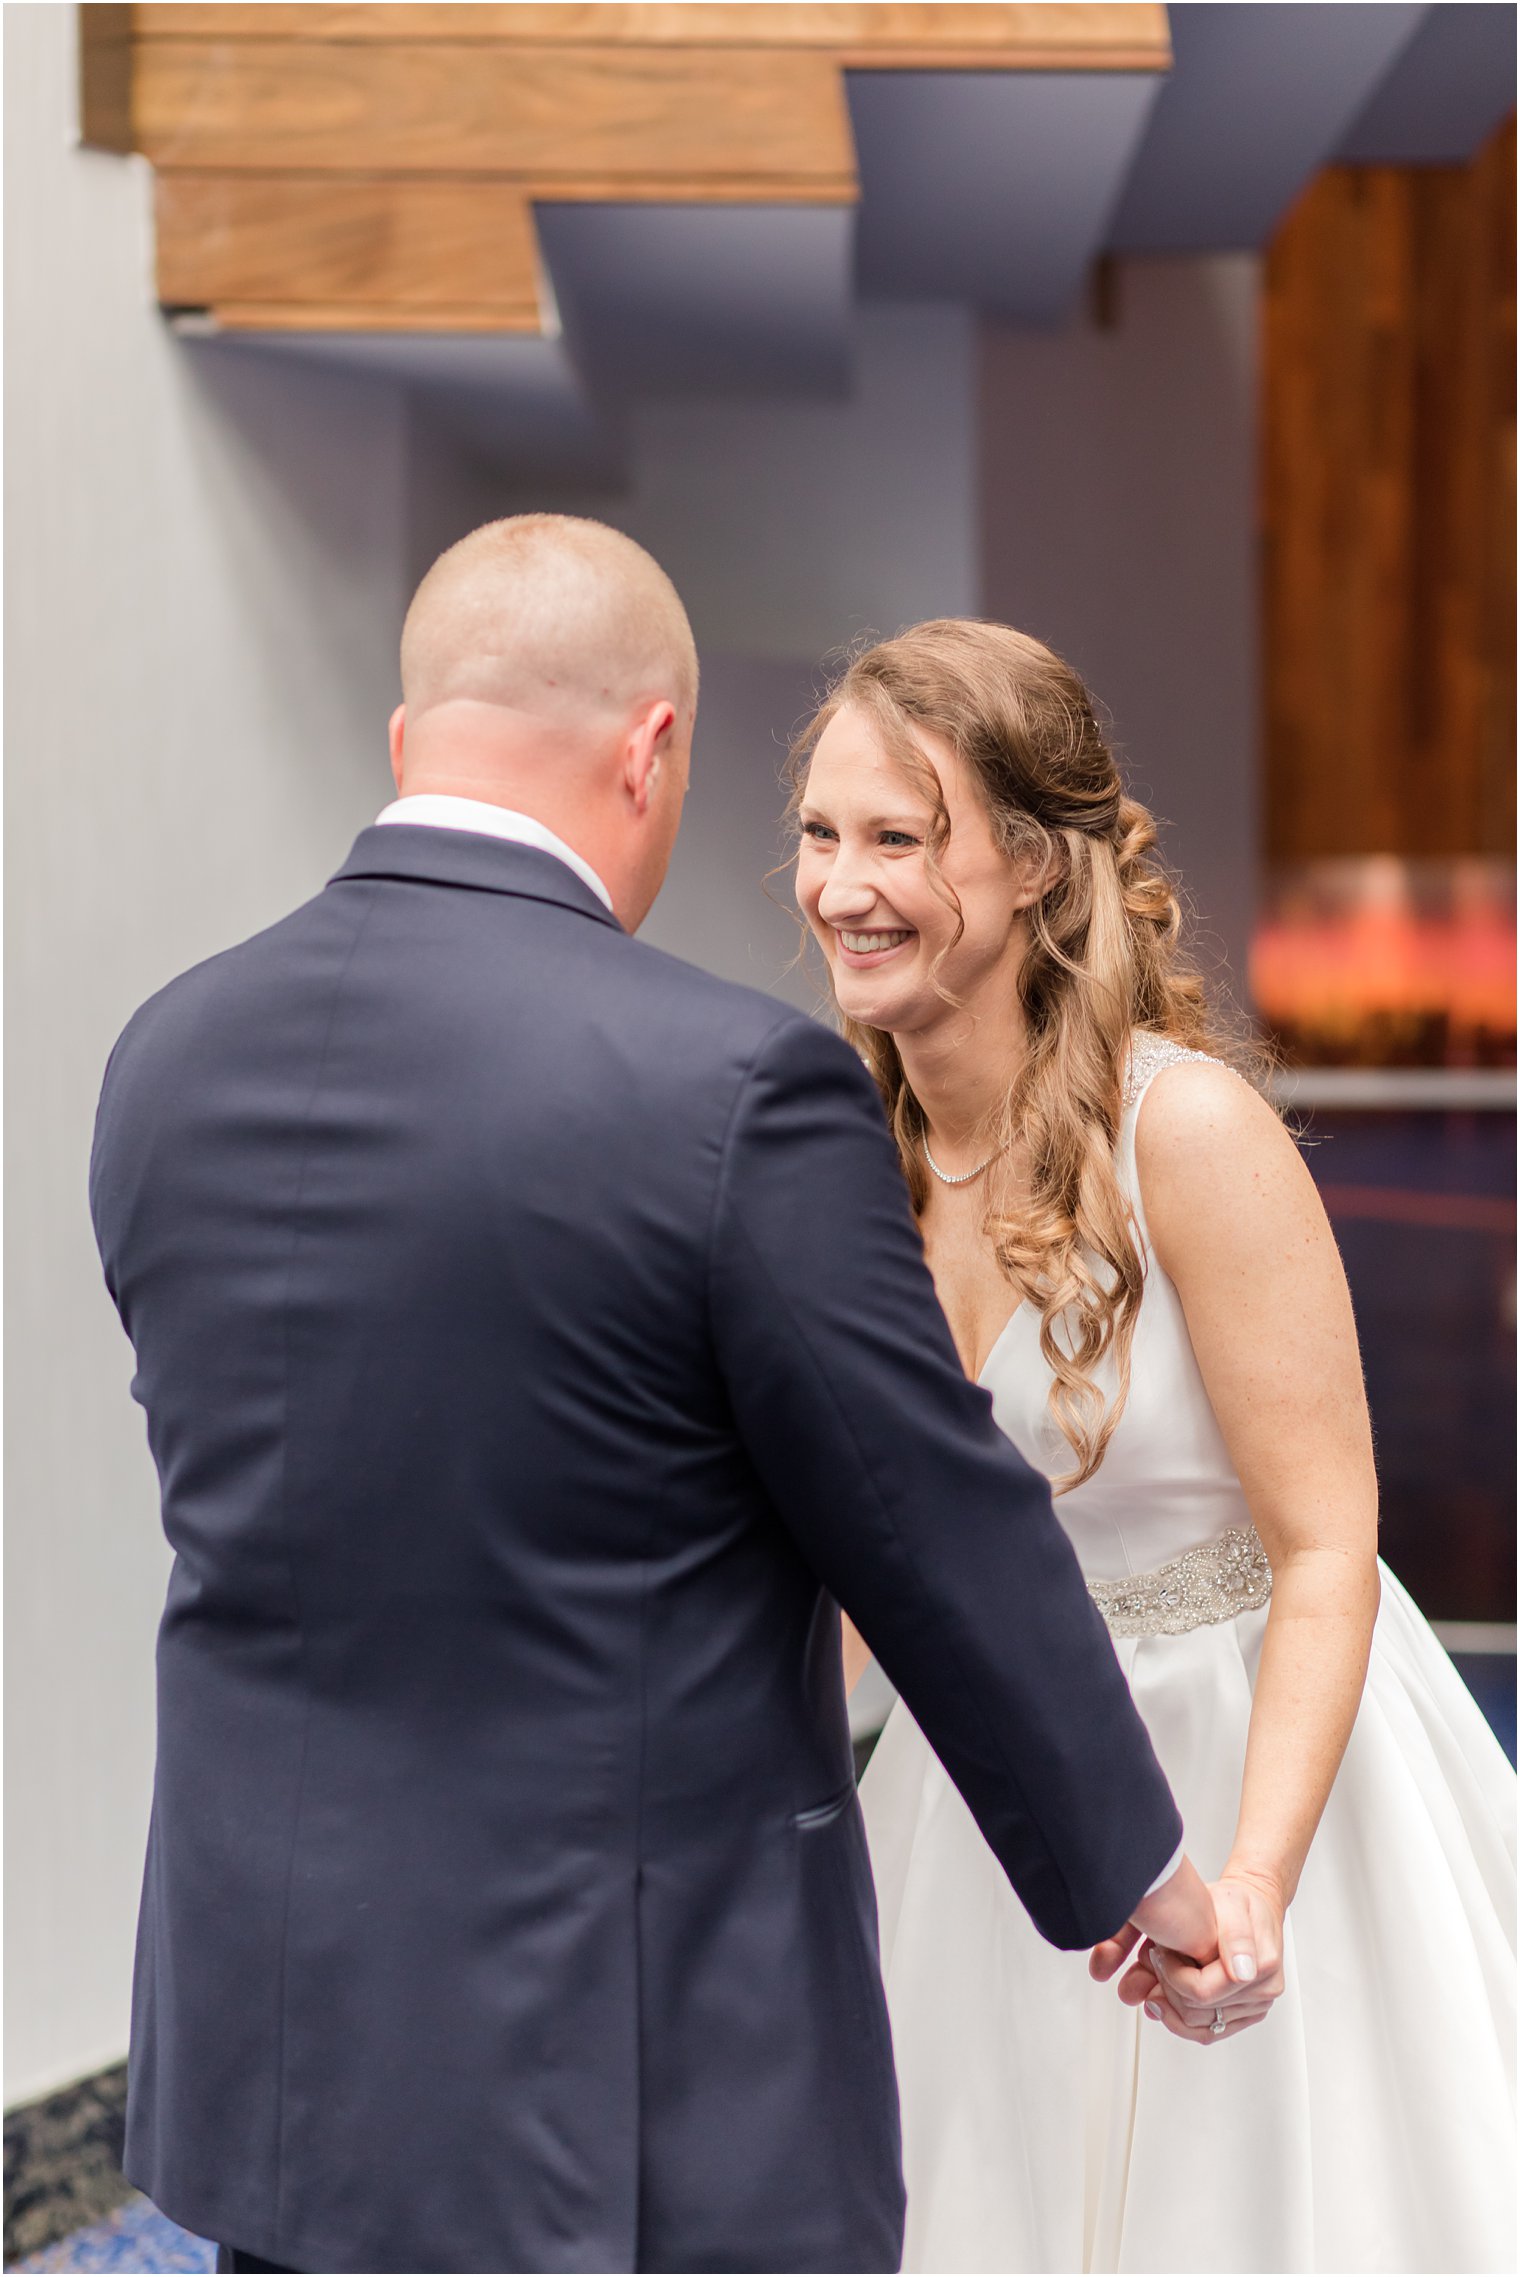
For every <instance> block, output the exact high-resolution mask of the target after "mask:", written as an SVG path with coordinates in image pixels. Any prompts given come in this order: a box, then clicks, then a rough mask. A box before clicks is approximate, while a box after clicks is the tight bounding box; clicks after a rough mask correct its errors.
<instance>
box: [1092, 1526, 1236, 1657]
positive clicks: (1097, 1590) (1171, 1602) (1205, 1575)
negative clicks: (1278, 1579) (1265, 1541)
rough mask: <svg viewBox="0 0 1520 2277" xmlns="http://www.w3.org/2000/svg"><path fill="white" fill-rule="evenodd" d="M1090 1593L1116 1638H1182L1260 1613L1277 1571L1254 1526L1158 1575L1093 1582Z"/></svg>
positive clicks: (1218, 1539) (1203, 1546)
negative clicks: (1270, 1562) (1191, 1631)
mask: <svg viewBox="0 0 1520 2277" xmlns="http://www.w3.org/2000/svg"><path fill="white" fill-rule="evenodd" d="M1087 1593H1088V1595H1089V1596H1090V1597H1091V1599H1092V1601H1093V1603H1094V1604H1095V1605H1096V1606H1097V1608H1098V1611H1099V1612H1100V1613H1101V1614H1102V1615H1103V1618H1104V1620H1105V1621H1106V1622H1107V1623H1108V1627H1109V1633H1110V1634H1111V1635H1112V1636H1116V1637H1180V1636H1185V1635H1186V1634H1187V1632H1188V1630H1189V1629H1206V1628H1210V1627H1212V1626H1213V1625H1214V1624H1215V1623H1216V1622H1219V1621H1233V1620H1234V1618H1235V1616H1236V1614H1237V1613H1254V1612H1255V1611H1256V1610H1257V1608H1258V1607H1259V1606H1262V1605H1265V1603H1266V1602H1267V1599H1268V1598H1269V1597H1270V1596H1271V1594H1272V1568H1271V1565H1270V1564H1269V1563H1268V1560H1267V1553H1266V1551H1265V1550H1264V1549H1263V1548H1262V1546H1261V1536H1260V1535H1259V1534H1258V1533H1257V1531H1256V1528H1255V1527H1254V1526H1232V1527H1231V1528H1230V1530H1229V1532H1228V1533H1225V1534H1218V1535H1216V1536H1215V1538H1214V1540H1213V1541H1212V1542H1201V1543H1200V1544H1199V1546H1198V1548H1197V1549H1196V1550H1184V1551H1183V1553H1182V1555H1181V1557H1180V1558H1173V1559H1172V1560H1171V1562H1170V1564H1168V1565H1158V1566H1157V1567H1156V1569H1155V1571H1154V1572H1153V1573H1128V1574H1126V1575H1125V1576H1124V1578H1123V1580H1122V1581H1089V1583H1088V1584H1087Z"/></svg>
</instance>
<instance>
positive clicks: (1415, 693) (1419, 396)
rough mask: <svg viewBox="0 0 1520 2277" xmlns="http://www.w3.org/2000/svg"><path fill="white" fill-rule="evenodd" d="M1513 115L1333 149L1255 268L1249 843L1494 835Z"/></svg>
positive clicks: (1499, 750)
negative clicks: (1258, 420)
mask: <svg viewBox="0 0 1520 2277" xmlns="http://www.w3.org/2000/svg"><path fill="white" fill-rule="evenodd" d="M1514 261H1515V130H1514V122H1513V120H1511V121H1510V123H1509V125H1508V126H1507V127H1506V128H1505V129H1503V130H1502V131H1501V132H1500V133H1499V134H1498V135H1497V136H1496V137H1495V138H1494V139H1493V141H1492V142H1491V143H1490V144H1489V145H1488V147H1487V148H1486V149H1485V150H1484V151H1483V152H1482V153H1481V154H1480V155H1479V157H1478V158H1477V159H1476V160H1475V161H1474V162H1473V163H1472V165H1470V166H1467V167H1331V168H1327V169H1326V170H1325V171H1324V172H1323V173H1321V174H1320V175H1319V176H1318V177H1317V178H1316V180H1315V181H1314V183H1313V184H1311V186H1310V188H1309V189H1308V191H1307V192H1306V193H1305V194H1304V196H1303V197H1302V198H1301V199H1300V201H1299V203H1298V205H1297V206H1296V207H1295V208H1294V210H1293V212H1292V213H1291V214H1290V215H1289V217H1288V219H1287V221H1286V222H1285V223H1284V225H1283V227H1282V229H1281V230H1280V231H1279V233H1278V236H1277V238H1276V240H1275V242H1274V244H1273V246H1272V248H1271V251H1270V254H1269V257H1268V261H1267V270H1266V290H1265V297H1264V341H1263V388H1264V400H1263V459H1262V526H1263V615H1264V624H1263V634H1264V649H1263V677H1264V697H1265V759H1266V767H1265V777H1266V817H1265V823H1266V830H1265V835H1266V843H1267V848H1268V852H1269V855H1270V856H1271V857H1272V858H1273V859H1274V860H1277V861H1301V860H1311V859H1315V858H1319V857H1326V856H1336V855H1351V854H1365V853H1396V854H1402V855H1406V856H1412V857H1419V856H1442V855H1452V854H1505V855H1508V854H1512V852H1513V849H1514V831H1515V792H1514V781H1515V775H1514V761H1515V744H1514V704H1515V645H1514V610H1515V586H1514V499H1515V394H1514V349H1515V298H1514Z"/></svg>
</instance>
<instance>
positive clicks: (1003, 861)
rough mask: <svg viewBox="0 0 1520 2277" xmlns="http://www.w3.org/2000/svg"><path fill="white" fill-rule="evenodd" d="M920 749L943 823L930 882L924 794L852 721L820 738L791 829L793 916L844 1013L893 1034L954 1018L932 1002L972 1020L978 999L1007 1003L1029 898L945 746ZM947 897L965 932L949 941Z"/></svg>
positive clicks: (965, 773) (868, 726)
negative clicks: (815, 948) (822, 962)
mask: <svg viewBox="0 0 1520 2277" xmlns="http://www.w3.org/2000/svg"><path fill="white" fill-rule="evenodd" d="M917 740H918V742H919V745H920V747H921V749H922V751H923V754H924V757H925V758H926V759H927V760H928V761H929V763H930V765H931V766H932V767H933V769H934V772H935V773H936V774H937V775H938V777H939V782H940V789H941V793H942V796H943V799H944V804H945V812H946V814H947V815H948V817H949V823H950V835H949V838H948V839H947V840H946V842H945V843H944V844H943V845H942V846H941V847H940V849H939V854H938V872H939V879H938V880H936V878H935V876H934V874H933V873H932V872H931V870H930V868H929V866H928V863H927V862H926V860H925V846H926V844H927V843H928V841H929V840H930V838H931V836H932V835H933V832H934V829H935V824H936V819H937V818H936V814H935V809H934V806H933V803H932V802H931V799H930V797H929V794H928V792H927V791H926V789H925V788H924V787H923V786H922V785H921V784H920V783H919V782H918V781H917V780H915V776H914V774H913V772H912V771H911V770H910V769H909V768H908V767H905V766H904V765H903V764H902V762H901V761H900V760H898V759H896V758H894V757H893V755H892V754H891V752H890V751H888V750H887V749H886V747H885V746H884V744H883V742H882V740H881V737H880V736H879V734H878V733H877V730H876V728H875V725H874V724H873V722H872V721H871V720H870V719H869V718H868V717H867V716H866V715H865V714H864V713H862V712H860V711H854V710H851V709H849V708H845V709H843V710H841V711H839V712H836V713H835V715H834V717H833V719H831V720H830V722H829V724H828V726H827V727H826V728H825V729H824V731H823V733H822V735H821V736H820V737H819V738H818V742H817V745H816V746H815V748H814V751H813V756H812V759H811V761H810V762H809V765H808V772H807V781H806V784H805V787H804V792H803V797H802V800H801V802H800V810H799V816H798V820H799V823H800V825H801V832H802V838H801V844H800V846H799V848H798V853H797V903H798V906H799V908H800V909H801V911H802V914H803V916H804V917H805V918H806V919H807V921H808V924H809V925H810V926H811V927H812V929H813V932H814V934H815V935H816V937H817V939H818V942H819V944H820V946H821V947H822V950H823V953H824V955H825V956H826V957H827V959H828V964H829V975H830V978H831V979H832V981H833V984H834V994H835V996H836V998H837V999H838V1003H839V1008H840V1010H841V1011H842V1012H843V1013H845V1014H846V1016H847V1017H848V1018H850V1019H852V1020H858V1021H860V1022H861V1023H862V1025H863V1026H866V1027H870V1028H883V1029H886V1030H888V1031H889V1032H890V1033H892V1034H894V1035H907V1034H913V1033H917V1032H919V1031H921V1030H923V1029H925V1028H928V1027H933V1026H937V1025H938V1024H939V1023H940V1022H942V1021H943V1020H945V1019H946V1018H947V1017H953V1016H954V1011H953V1008H952V1006H950V1005H948V1004H947V1003H946V1001H945V995H944V994H942V993H941V991H945V992H947V993H948V994H949V995H950V996H952V997H954V998H956V999H958V1000H959V1003H960V1005H961V1006H962V1007H963V1008H964V1009H965V1010H968V1011H972V1012H974V1011H975V1010H976V1007H977V999H978V997H979V996H980V995H982V994H983V993H984V992H989V991H996V992H998V993H1001V992H1003V991H1005V990H1007V991H1010V992H1011V991H1012V990H1013V989H1014V988H1015V987H1016V984H1017V978H1018V969H1019V965H1020V963H1021V962H1022V959H1023V955H1024V946H1025V940H1026V926H1025V919H1024V914H1023V913H1024V910H1025V908H1026V907H1027V905H1028V903H1029V902H1030V901H1031V900H1032V899H1033V898H1034V896H1033V894H1032V893H1031V891H1030V889H1029V886H1028V884H1027V882H1026V881H1025V879H1024V876H1023V874H1022V872H1021V870H1020V869H1019V867H1018V866H1016V865H1015V863H1014V862H1013V861H1012V860H1010V858H1009V856H1008V855H1007V854H1006V853H1005V852H1004V851H1003V850H1002V848H1001V847H1000V846H999V845H998V843H997V840H996V838H995V837H994V835H993V829H992V822H991V818H990V817H989V815H988V813H987V809H986V807H985V805H984V804H983V802H982V799H981V797H980V795H979V793H978V791H977V788H976V785H975V780H974V778H973V776H972V773H971V770H970V769H969V768H968V767H967V766H966V764H965V762H964V761H963V760H962V759H960V757H959V756H958V755H957V753H956V752H955V751H954V750H953V749H952V748H951V746H950V745H949V744H948V743H946V742H945V741H944V740H943V739H942V738H941V737H939V736H936V735H931V734H929V733H927V732H925V731H923V730H919V731H918V734H917ZM939 881H943V883H942V884H941V883H940V882H939ZM945 886H948V887H950V888H951V889H952V890H953V891H954V894H955V897H956V900H957V901H959V903H960V913H961V917H962V918H963V919H964V923H965V930H964V931H963V932H962V933H961V935H960V938H959V939H958V940H957V939H956V922H957V920H956V912H955V909H954V907H953V905H952V904H951V903H950V902H949V901H948V900H947V898H946V896H945V892H944V887H945ZM952 942H953V943H954V946H953V947H952V946H951V944H952ZM936 960H940V961H939V962H938V963H936ZM936 983H937V984H938V985H936ZM1004 1001H1005V1002H1007V1001H1011V997H1005V998H1004Z"/></svg>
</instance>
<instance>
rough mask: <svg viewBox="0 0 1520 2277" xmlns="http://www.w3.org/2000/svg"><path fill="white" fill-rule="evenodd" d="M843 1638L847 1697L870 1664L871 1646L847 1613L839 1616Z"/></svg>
mask: <svg viewBox="0 0 1520 2277" xmlns="http://www.w3.org/2000/svg"><path fill="white" fill-rule="evenodd" d="M839 1621H840V1629H841V1633H842V1635H843V1638H844V1691H845V1698H846V1699H848V1698H849V1696H850V1694H851V1693H852V1692H853V1691H854V1689H855V1687H856V1685H857V1684H858V1683H859V1682H860V1679H861V1678H862V1676H864V1674H865V1672H866V1670H867V1669H868V1668H869V1667H870V1665H871V1648H870V1646H869V1645H868V1644H867V1643H866V1640H865V1638H864V1637H863V1636H862V1635H861V1633H860V1631H859V1629H857V1628H856V1626H855V1623H854V1622H853V1621H852V1620H851V1619H850V1616H849V1614H848V1613H841V1614H840V1616H839Z"/></svg>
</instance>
